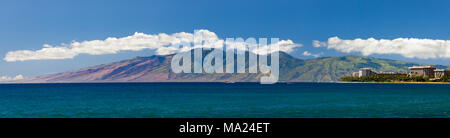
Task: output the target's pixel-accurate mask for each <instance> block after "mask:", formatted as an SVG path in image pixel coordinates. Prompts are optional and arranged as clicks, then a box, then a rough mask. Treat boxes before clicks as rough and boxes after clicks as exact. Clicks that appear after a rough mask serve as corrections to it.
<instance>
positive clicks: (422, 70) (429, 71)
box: [408, 66, 436, 78]
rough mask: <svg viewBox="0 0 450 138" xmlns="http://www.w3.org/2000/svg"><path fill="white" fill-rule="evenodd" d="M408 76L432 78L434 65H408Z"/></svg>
mask: <svg viewBox="0 0 450 138" xmlns="http://www.w3.org/2000/svg"><path fill="white" fill-rule="evenodd" d="M408 69H409V71H410V72H409V76H411V77H424V78H434V70H436V67H433V66H412V67H409V68H408Z"/></svg>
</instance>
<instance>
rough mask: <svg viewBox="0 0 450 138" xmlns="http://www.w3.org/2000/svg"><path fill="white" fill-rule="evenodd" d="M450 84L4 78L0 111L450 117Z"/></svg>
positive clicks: (83, 114)
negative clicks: (36, 81)
mask: <svg viewBox="0 0 450 138" xmlns="http://www.w3.org/2000/svg"><path fill="white" fill-rule="evenodd" d="M449 112H450V85H449V84H376V83H373V84H372V83H292V84H275V85H260V84H258V83H234V84H226V83H89V84H1V85H0V117H33V118H34V117H77V118H78V117H82V118H83V117H95V118H97V117H144V118H174V117H189V118H190V117H225V118H228V117H232V118H235V117H250V118H255V117H269V118H284V117H289V118H297V117H300V118H311V117H325V118H328V117H450V115H449Z"/></svg>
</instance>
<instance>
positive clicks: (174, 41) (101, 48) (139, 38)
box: [4, 30, 302, 62]
mask: <svg viewBox="0 0 450 138" xmlns="http://www.w3.org/2000/svg"><path fill="white" fill-rule="evenodd" d="M199 41H203V42H204V44H203V46H204V47H210V48H213V47H222V46H223V44H224V43H225V41H224V40H223V39H220V38H219V37H218V36H217V35H216V34H215V33H214V32H211V31H209V30H195V31H194V33H186V32H180V33H174V34H165V33H160V34H144V33H137V32H136V33H135V34H134V35H131V36H126V37H122V38H116V37H109V38H107V39H105V40H91V41H82V42H78V41H73V42H71V43H70V44H61V45H59V46H52V45H49V44H44V46H43V48H42V49H39V50H35V51H33V50H17V51H10V52H8V53H7V54H6V56H5V58H4V60H5V61H7V62H16V61H26V60H48V59H71V58H74V57H75V56H77V55H79V54H89V55H104V54H116V53H118V52H120V51H141V50H145V49H149V50H155V52H156V54H157V55H168V54H173V53H176V52H179V51H186V50H189V48H188V49H186V48H185V47H181V48H180V47H174V46H173V45H180V44H186V43H190V44H193V46H192V47H191V48H190V49H192V48H197V47H200V46H198V45H195V42H199ZM233 45H234V46H233ZM238 45H249V46H251V45H252V44H251V43H248V42H247V41H244V42H233V43H230V47H235V48H238ZM278 45H279V46H280V49H279V51H283V52H292V51H293V49H294V48H295V47H301V46H302V44H297V43H294V42H293V41H292V40H280V41H278ZM253 46H255V45H253ZM266 49H267V47H260V48H257V49H252V52H254V53H257V54H263V53H261V51H264V50H266Z"/></svg>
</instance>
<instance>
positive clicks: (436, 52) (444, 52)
mask: <svg viewBox="0 0 450 138" xmlns="http://www.w3.org/2000/svg"><path fill="white" fill-rule="evenodd" d="M327 47H328V49H336V50H338V51H341V52H346V53H350V52H359V53H361V54H363V55H365V56H368V55H372V54H399V55H402V56H404V57H407V58H420V59H430V58H450V40H433V39H418V38H397V39H393V40H388V39H380V40H377V39H374V38H369V39H360V38H357V39H354V40H342V39H340V38H338V37H331V38H329V39H328V42H327Z"/></svg>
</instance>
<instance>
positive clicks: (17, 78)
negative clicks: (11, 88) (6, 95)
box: [0, 74, 25, 81]
mask: <svg viewBox="0 0 450 138" xmlns="http://www.w3.org/2000/svg"><path fill="white" fill-rule="evenodd" d="M24 78H25V77H23V76H22V75H20V74H19V75H17V76H15V77H9V76H0V81H14V80H21V79H24Z"/></svg>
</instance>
